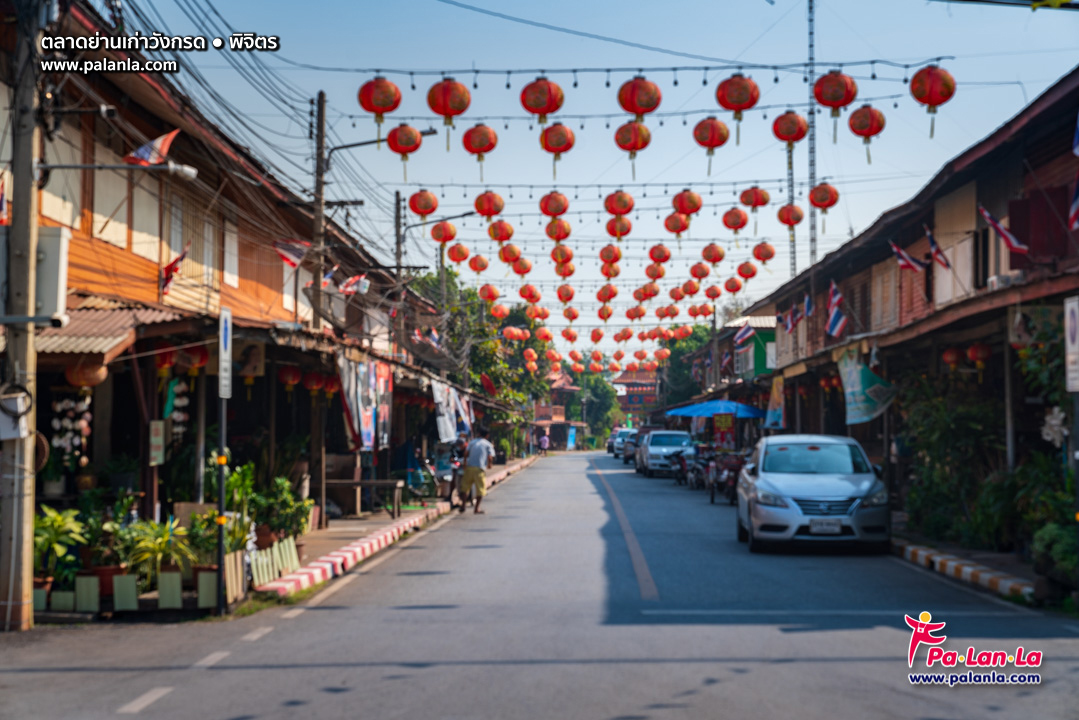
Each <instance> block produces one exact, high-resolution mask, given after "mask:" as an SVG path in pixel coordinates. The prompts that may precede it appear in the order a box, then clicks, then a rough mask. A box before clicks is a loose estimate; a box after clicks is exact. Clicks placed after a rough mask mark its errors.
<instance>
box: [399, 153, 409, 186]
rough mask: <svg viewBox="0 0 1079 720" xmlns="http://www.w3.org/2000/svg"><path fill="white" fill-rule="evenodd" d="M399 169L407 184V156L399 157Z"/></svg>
mask: <svg viewBox="0 0 1079 720" xmlns="http://www.w3.org/2000/svg"><path fill="white" fill-rule="evenodd" d="M401 168H402V172H403V173H404V176H405V182H406V183H407V182H408V155H402V156H401Z"/></svg>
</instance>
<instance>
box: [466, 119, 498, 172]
mask: <svg viewBox="0 0 1079 720" xmlns="http://www.w3.org/2000/svg"><path fill="white" fill-rule="evenodd" d="M461 142H463V143H464V146H465V150H467V151H468V152H470V153H472V154H473V155H475V156H476V162H477V163H478V164H479V166H480V182H483V158H484V156H485V155H487V153H489V152H491V151H492V150H494V149H495V146H496V145H498V133H496V132H495V131H494V129H492V128H490V127H488V126H486V125H484V124H483V123H479V124H477V125H475V126H474V127H470V128H469V129H468V130H465V134H464V135H463V136H462V137H461Z"/></svg>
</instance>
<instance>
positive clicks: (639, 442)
mask: <svg viewBox="0 0 1079 720" xmlns="http://www.w3.org/2000/svg"><path fill="white" fill-rule="evenodd" d="M666 429H667V428H665V427H663V426H662V425H645V426H644V427H639V428H637V437H636V438H635V442H634V444H633V469H634V470H635V471H636V472H637V474H641V473H643V472H644V460H643V459H642V458H641V448H642V446H643V445H644V443H645V442H646V441H647V439H648V435H649V434H650V433H653V432H655V431H656V430H666Z"/></svg>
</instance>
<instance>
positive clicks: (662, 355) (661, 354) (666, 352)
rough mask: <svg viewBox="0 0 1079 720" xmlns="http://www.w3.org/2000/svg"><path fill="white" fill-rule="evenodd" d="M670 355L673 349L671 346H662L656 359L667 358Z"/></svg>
mask: <svg viewBox="0 0 1079 720" xmlns="http://www.w3.org/2000/svg"><path fill="white" fill-rule="evenodd" d="M670 356H671V351H670V349H669V348H660V349H659V350H656V359H657V360H666V359H667V358H669V357H670Z"/></svg>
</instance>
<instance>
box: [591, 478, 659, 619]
mask: <svg viewBox="0 0 1079 720" xmlns="http://www.w3.org/2000/svg"><path fill="white" fill-rule="evenodd" d="M588 462H589V464H591V465H592V468H593V469H594V470H595V471H596V475H598V476H599V481H600V482H601V483H603V489H604V490H606V491H607V497H609V498H610V499H611V508H612V509H613V510H614V516H615V517H616V518H617V519H618V525H619V527H621V528H622V537H624V538H625V540H626V549H627V550H629V559H630V562H631V563H633V573H634V574H635V575H636V576H637V587H638V588H640V591H641V600H659V588H657V587H656V581H655V580H653V579H652V573H651V572H650V571H649V570H648V562H647V561H646V560H645V559H644V552H643V551H642V550H641V544H640V543H639V542H637V536H636V534H634V532H633V528H632V527H631V526H630V524H629V518H628V517H626V511H625V510H623V509H622V503H621V502H620V501H619V500H618V496H617V495H615V494H614V488H612V487H611V484H610V483H608V482H607V478H605V477H604V476H603V471H602V470H600V469H599V467H598V466H597V465H596V462H595V461H594V460H592V459H589V461H588Z"/></svg>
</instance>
